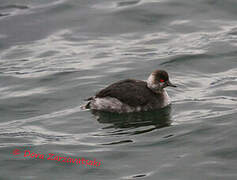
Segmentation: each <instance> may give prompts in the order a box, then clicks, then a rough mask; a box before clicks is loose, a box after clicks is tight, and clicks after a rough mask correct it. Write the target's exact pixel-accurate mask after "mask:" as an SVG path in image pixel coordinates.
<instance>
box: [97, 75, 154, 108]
mask: <svg viewBox="0 0 237 180" xmlns="http://www.w3.org/2000/svg"><path fill="white" fill-rule="evenodd" d="M151 96H153V92H152V91H151V90H150V89H149V88H148V87H147V85H146V82H144V81H137V80H133V79H126V80H122V81H119V82H116V83H114V84H111V85H110V86H108V87H106V88H104V89H102V90H101V91H99V92H98V93H97V94H96V97H98V98H102V97H114V98H117V99H119V100H120V101H121V102H123V103H126V104H128V105H130V106H141V105H146V104H147V103H148V101H149V98H150V97H151Z"/></svg>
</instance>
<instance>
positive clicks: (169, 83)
mask: <svg viewBox="0 0 237 180" xmlns="http://www.w3.org/2000/svg"><path fill="white" fill-rule="evenodd" d="M166 84H167V86H170V87H177V86H176V85H174V84H172V83H171V82H170V81H167V82H166Z"/></svg>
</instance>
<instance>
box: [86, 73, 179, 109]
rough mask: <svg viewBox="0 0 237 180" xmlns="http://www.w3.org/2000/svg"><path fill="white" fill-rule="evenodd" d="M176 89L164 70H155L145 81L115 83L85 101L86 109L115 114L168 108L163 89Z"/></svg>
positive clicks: (168, 102)
mask: <svg viewBox="0 0 237 180" xmlns="http://www.w3.org/2000/svg"><path fill="white" fill-rule="evenodd" d="M168 86H171V87H176V85H174V84H172V83H171V82H170V80H169V75H168V73H167V72H166V71H164V70H155V71H154V72H152V73H151V74H150V76H149V77H148V79H147V81H142V80H135V79H125V80H121V81H118V82H115V83H113V84H111V85H109V86H107V87H105V88H104V89H102V90H100V91H99V92H98V93H96V95H95V96H93V97H90V98H88V99H86V101H88V102H87V104H86V105H85V108H86V109H91V110H99V111H108V112H116V113H129V112H140V111H149V110H155V109H160V108H163V107H166V106H168V105H169V104H170V103H171V102H170V98H169V96H168V94H167V92H166V90H165V89H164V88H166V87H168Z"/></svg>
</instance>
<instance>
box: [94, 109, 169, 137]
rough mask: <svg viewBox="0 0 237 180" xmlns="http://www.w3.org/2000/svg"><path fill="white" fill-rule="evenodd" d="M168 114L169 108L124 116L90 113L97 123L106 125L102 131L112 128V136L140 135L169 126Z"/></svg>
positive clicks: (98, 112)
mask: <svg viewBox="0 0 237 180" xmlns="http://www.w3.org/2000/svg"><path fill="white" fill-rule="evenodd" d="M170 112H171V106H167V107H165V108H162V109H159V110H155V111H147V112H136V113H124V114H118V113H111V112H101V111H92V113H93V114H94V115H95V116H96V119H97V120H98V122H100V123H103V124H108V126H106V127H104V128H103V129H111V128H113V130H115V131H113V133H112V134H113V135H118V134H141V133H145V132H149V131H152V130H154V129H158V128H163V127H166V126H169V125H170V124H171V119H170ZM142 127H144V128H142ZM131 130H132V131H131Z"/></svg>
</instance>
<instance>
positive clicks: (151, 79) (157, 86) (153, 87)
mask: <svg viewBox="0 0 237 180" xmlns="http://www.w3.org/2000/svg"><path fill="white" fill-rule="evenodd" d="M147 87H148V88H149V89H151V90H152V91H153V92H155V93H163V89H161V88H160V84H159V83H157V82H156V81H155V76H154V75H153V74H151V75H150V76H149V77H148V79H147Z"/></svg>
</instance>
